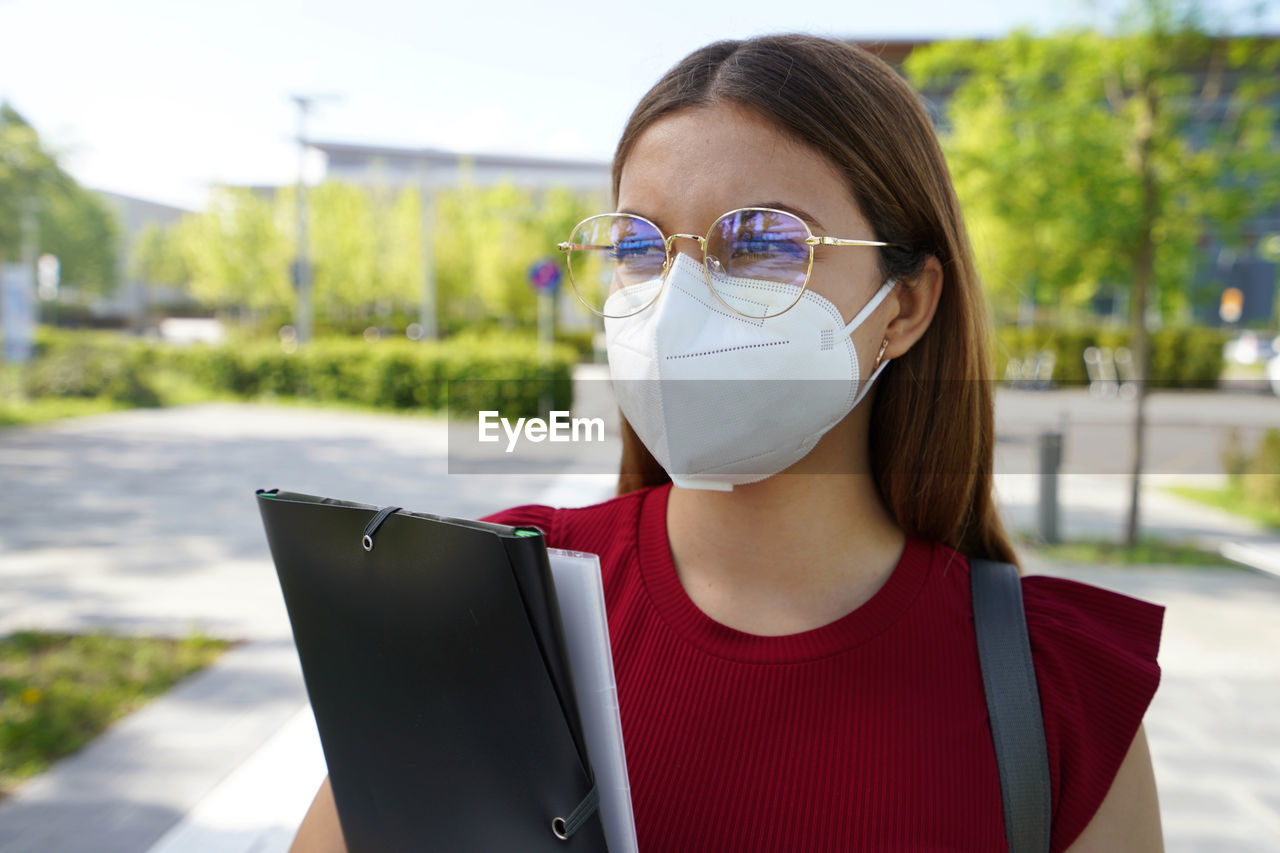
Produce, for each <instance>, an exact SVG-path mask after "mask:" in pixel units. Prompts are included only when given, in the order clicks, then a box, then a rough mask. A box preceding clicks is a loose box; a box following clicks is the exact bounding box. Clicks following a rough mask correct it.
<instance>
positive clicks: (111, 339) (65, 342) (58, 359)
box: [22, 332, 160, 406]
mask: <svg viewBox="0 0 1280 853" xmlns="http://www.w3.org/2000/svg"><path fill="white" fill-rule="evenodd" d="M34 355H35V357H34V358H33V359H32V361H31V363H30V364H28V365H27V366H26V367H25V368H24V370H23V376H22V386H23V392H24V393H25V394H26V395H27V396H28V397H81V398H89V397H105V398H107V399H110V400H115V401H116V402H119V403H125V404H127V405H131V406H158V405H160V396H159V394H157V393H156V390H155V388H154V387H153V386H152V384H151V381H150V374H151V371H152V368H153V365H154V358H153V354H152V353H151V351H150V348H149V347H148V346H147V344H146V343H145V342H142V341H136V340H130V339H128V338H123V337H120V336H119V335H116V334H113V333H111V332H79V333H63V334H53V335H49V334H42V335H39V336H37V339H36V347H35V354H34Z"/></svg>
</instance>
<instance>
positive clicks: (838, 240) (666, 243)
mask: <svg viewBox="0 0 1280 853" xmlns="http://www.w3.org/2000/svg"><path fill="white" fill-rule="evenodd" d="M757 211H758V212H761V213H777V214H781V215H783V216H789V217H791V218H792V219H794V220H795V221H796V222H798V223H800V225H801V226H802V227H803V228H804V231H805V234H806V235H807V236H806V237H805V239H804V244H805V245H806V246H808V247H809V261H808V263H807V264H806V265H805V270H804V283H803V284H801V285H800V287H799V289H798V290H797V291H796V298H795V299H793V300H791V303H790V304H789V305H787V307H786V308H783V309H782V310H781V311H779V312H777V313H776V314H767V315H765V316H763V317H760V316H756V315H755V314H747V313H745V312H743V311H739V310H738V309H737V308H734V307H733V306H732V305H730V304H729V303H728V302H726V301H725V299H724V297H723V296H721V295H720V294H719V293H718V292H716V289H715V287H714V286H713V285H712V284H711V280H712V277H713V276H715V275H716V273H715V272H714V271H713V270H712V269H711V259H710V258H708V257H707V243H708V241H709V240H710V239H711V232H713V231H715V229H716V226H717V225H719V224H720V221H721V220H723V219H725V218H726V217H729V216H733V215H734V214H736V213H752V212H757ZM618 216H625V217H629V218H631V219H638V220H640V221H641V222H643V223H645V224H646V225H648V226H649V227H651V228H652V229H653V230H654V231H656V232H657V233H658V236H659V237H661V238H662V244H663V250H664V252H665V254H666V257H665V259H664V260H663V262H662V284H661V286H659V287H658V289H657V290H656V291H655V292H654V294H653V298H652V299H650V300H649V301H648V302H646V303H645V304H644V305H642V306H640V307H639V308H637V309H636V310H634V311H632V312H631V313H630V314H606V313H604V312H603V311H600V310H597V309H596V308H593V307H592V306H591V304H590V303H588V302H587V300H586V298H585V297H584V296H583V295H582V291H581V290H579V289H578V283H577V282H576V281H574V278H573V263H572V262H571V261H570V260H569V257H570V256H569V253H570V252H571V251H573V250H574V249H575V248H577V249H585V248H599V249H603V248H606V247H604V246H591V247H586V246H575V245H574V244H573V243H571V242H569V241H568V240H565V241H562V242H560V243H557V244H556V248H557V249H559V250H560V251H562V252H564V254H565V267H566V269H567V270H568V272H569V283H570V284H571V285H573V293H574V295H575V296H577V297H578V301H579V302H581V303H582V304H583V305H584V306H586V308H587V310H588V311H590V312H591V313H593V314H595V315H597V316H600V317H605V318H608V319H614V320H620V319H623V318H625V317H634V316H635V315H636V314H639V313H640V312H641V311H643V310H645V309H646V308H648V307H650V306H651V305H653V303H655V302H657V301H658V297H659V296H661V295H662V290H663V288H665V287H666V286H667V270H669V269H670V268H671V242H672V241H673V240H675V239H677V238H680V237H683V238H686V239H689V240H696V241H697V242H698V247H699V248H700V249H701V250H702V266H703V269H705V270H706V271H707V289H708V290H710V291H711V295H712V296H714V297H715V298H716V301H717V302H719V303H720V304H721V305H723V306H724V307H725V308H727V309H729V310H730V311H732V312H733V313H735V314H737V315H738V316H739V317H746V318H747V319H749V320H765V319H767V318H769V317H777V316H780V315H782V314H785V313H787V312H788V311H790V310H791V309H792V308H794V307H795V305H796V303H797V302H799V301H800V297H802V296H804V292H805V291H806V290H808V288H809V277H810V275H811V274H812V273H813V247H814V246H879V247H883V246H895V245H897V244H896V243H883V242H880V241H879V240H853V239H849V238H845V237H818V236H816V235H815V234H814V233H813V229H811V228H810V227H809V223H807V222H805V221H804V220H803V219H801V218H800V217H799V216H796V215H795V214H794V213H792V212H791V211H789V210H778V209H777V208H774V207H736V208H734V209H733V210H729V211H725V212H724V213H722V214H720V215H719V216H717V217H716V219H715V221H714V222H712V223H711V227H710V228H708V229H707V233H706V236H704V237H699V236H698V235H697V234H672V235H671V236H667V235H666V234H663V233H662V229H661V228H659V227H658V226H657V225H656V224H655V223H654V222H652V221H650V220H648V219H646V218H644V217H643V216H639V215H637V214H634V213H597V214H596V215H594V216H588V217H587V218H586V219H584V220H582V221H581V222H579V223H578V224H577V225H575V226H573V230H572V231H570V232H569V233H570V234H576V233H577V231H578V229H579V228H581V227H582V226H584V225H586V224H587V223H588V222H590V221H592V220H593V219H604V218H605V217H618Z"/></svg>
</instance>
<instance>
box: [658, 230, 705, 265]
mask: <svg viewBox="0 0 1280 853" xmlns="http://www.w3.org/2000/svg"><path fill="white" fill-rule="evenodd" d="M676 240H693V241H694V242H696V243H697V244H698V255H697V256H696V257H697V258H698V260H702V253H703V252H705V251H706V250H707V238H706V237H703V236H702V235H700V234H672V235H671V236H670V237H668V238H667V254H668V255H669V254H671V246H672V244H674V243H675V241H676Z"/></svg>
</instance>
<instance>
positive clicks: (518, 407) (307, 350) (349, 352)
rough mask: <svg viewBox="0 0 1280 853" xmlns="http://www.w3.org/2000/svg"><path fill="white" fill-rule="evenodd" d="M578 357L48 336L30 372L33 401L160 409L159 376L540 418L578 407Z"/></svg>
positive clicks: (225, 389) (522, 342)
mask: <svg viewBox="0 0 1280 853" xmlns="http://www.w3.org/2000/svg"><path fill="white" fill-rule="evenodd" d="M574 360H575V359H574V352H573V350H572V349H570V348H568V347H564V346H559V345H558V346H556V347H555V348H554V349H553V350H552V352H551V358H550V359H549V361H548V363H546V364H543V363H542V361H541V357H540V352H539V350H538V346H537V343H536V341H534V340H533V339H531V338H528V337H522V336H502V335H489V336H485V337H459V338H457V339H453V340H447V341H437V342H419V343H415V342H412V341H407V340H401V339H396V340H383V341H374V342H366V341H364V340H361V339H358V338H357V339H349V338H330V339H322V340H317V341H314V342H312V343H310V344H308V345H306V346H304V347H301V348H298V349H297V350H296V351H295V352H286V351H285V350H284V349H283V348H282V347H281V346H280V344H278V343H272V342H253V343H227V344H220V345H217V346H207V345H191V346H172V345H166V344H162V343H158V342H147V341H141V340H137V339H132V338H127V337H124V336H119V335H112V334H109V333H85V332H65V331H57V332H55V331H51V330H44V331H42V333H41V334H40V335H39V337H38V339H37V352H36V358H35V359H34V360H33V361H32V363H31V364H30V365H28V366H27V369H26V370H25V373H24V385H25V390H26V393H27V394H28V395H29V396H81V397H95V396H103V395H106V396H111V397H112V398H113V399H118V400H121V401H123V402H130V403H133V404H135V405H157V404H158V403H159V402H160V401H159V398H158V397H157V395H156V393H155V391H154V390H152V384H153V379H154V376H155V375H156V374H157V373H158V372H160V371H169V372H172V373H176V374H178V375H180V376H184V377H186V378H187V379H189V380H190V381H191V382H193V383H195V384H196V385H199V386H201V387H203V388H206V389H209V390H210V391H214V392H222V393H229V394H232V395H235V396H237V397H243V398H260V397H270V396H278V397H300V398H307V399H313V400H320V401H333V402H350V403H359V404H363V405H368V406H373V407H377V408H388V409H406V410H407V409H415V410H423V411H432V412H444V411H448V412H449V413H450V414H452V415H456V416H459V417H466V416H470V415H472V414H473V413H474V412H475V411H477V410H479V409H497V410H498V411H501V412H502V413H503V415H504V416H511V417H521V416H530V415H536V414H538V413H539V411H540V410H542V409H543V408H546V407H547V406H548V405H549V406H551V407H552V408H556V409H568V408H569V407H570V404H571V403H572V394H573V392H572V381H571V370H572V366H573V363H574Z"/></svg>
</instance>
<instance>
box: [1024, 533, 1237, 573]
mask: <svg viewBox="0 0 1280 853" xmlns="http://www.w3.org/2000/svg"><path fill="white" fill-rule="evenodd" d="M1019 546H1020V547H1021V548H1025V549H1027V550H1029V551H1034V552H1035V553H1036V555H1037V556H1039V557H1042V558H1044V559H1046V560H1053V561H1055V562H1061V563H1081V564H1084V565H1109V566H1117V565H1119V566H1149V565H1158V566H1188V567H1205V566H1214V567H1220V568H1239V567H1238V566H1236V565H1235V564H1234V563H1232V562H1231V561H1230V560H1228V559H1227V558H1226V557H1223V556H1222V555H1221V554H1219V553H1217V552H1216V551H1207V550H1205V549H1203V548H1197V547H1195V546H1193V545H1184V544H1180V543H1176V542H1166V541H1164V540H1160V539H1142V540H1139V541H1138V544H1137V545H1136V546H1135V547H1133V548H1128V547H1126V546H1125V545H1123V544H1122V543H1119V542H1111V541H1106V540H1080V541H1076V542H1060V543H1058V544H1056V545H1048V544H1045V543H1043V542H1036V541H1032V540H1023V541H1022V542H1020V543H1019Z"/></svg>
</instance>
